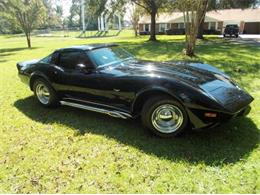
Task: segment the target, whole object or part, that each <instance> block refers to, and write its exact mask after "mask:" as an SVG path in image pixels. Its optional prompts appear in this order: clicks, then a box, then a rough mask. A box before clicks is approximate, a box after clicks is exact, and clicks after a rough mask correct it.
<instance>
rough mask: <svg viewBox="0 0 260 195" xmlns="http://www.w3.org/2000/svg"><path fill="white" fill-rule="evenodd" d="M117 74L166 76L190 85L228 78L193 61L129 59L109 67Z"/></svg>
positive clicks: (218, 71)
mask: <svg viewBox="0 0 260 195" xmlns="http://www.w3.org/2000/svg"><path fill="white" fill-rule="evenodd" d="M109 69H110V70H111V71H113V73H114V74H116V75H118V76H141V77H142V76H144V77H155V78H167V79H170V80H174V81H177V82H183V83H187V84H189V85H191V86H196V87H198V86H200V85H203V84H205V83H208V82H210V81H214V80H219V79H223V77H225V78H228V76H227V75H225V74H224V73H223V72H221V71H220V70H218V69H217V68H214V67H212V66H210V65H207V64H202V63H194V62H184V61H178V62H154V61H144V60H131V61H127V62H123V63H121V64H119V65H117V66H114V67H113V68H111V67H109Z"/></svg>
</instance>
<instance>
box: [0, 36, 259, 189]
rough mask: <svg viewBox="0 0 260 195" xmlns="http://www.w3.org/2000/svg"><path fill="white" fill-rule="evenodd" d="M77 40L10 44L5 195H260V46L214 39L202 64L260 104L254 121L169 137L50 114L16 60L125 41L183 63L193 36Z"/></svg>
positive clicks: (3, 47)
mask: <svg viewBox="0 0 260 195" xmlns="http://www.w3.org/2000/svg"><path fill="white" fill-rule="evenodd" d="M158 38H159V40H160V42H158V43H151V42H146V40H147V37H145V36H144V37H138V38H134V37H133V36H132V34H129V33H124V32H123V33H122V34H121V35H120V36H119V37H110V38H98V39H97V38H96V39H77V38H73V37H33V38H32V45H33V48H32V49H27V48H26V40H25V38H24V37H19V36H0V105H1V108H0V193H38V192H40V193H105V192H106V193H136V192H138V193H169V192H171V193H195V192H196V193H260V146H259V141H260V131H259V128H260V105H259V103H260V47H259V45H258V46H256V45H249V44H240V43H236V42H232V43H230V42H228V41H224V40H222V39H218V38H214V37H208V38H207V41H203V42H199V43H198V44H199V45H198V47H197V53H198V57H197V60H200V61H203V62H206V63H209V64H212V65H213V66H215V67H218V68H220V69H221V70H223V71H225V72H226V73H228V74H230V75H231V76H232V77H233V78H234V79H235V80H236V81H237V82H238V83H239V84H240V85H241V86H243V87H244V88H245V89H246V90H248V92H249V93H250V94H252V95H253V97H254V98H255V100H254V102H253V104H252V107H253V108H252V111H251V113H250V114H249V115H248V117H245V118H237V119H234V120H232V121H230V122H229V123H227V124H225V125H223V126H221V127H218V128H215V129H208V130H203V131H199V132H198V131H196V132H195V131H193V132H188V133H186V134H185V135H184V136H182V137H179V138H172V139H160V138H157V137H154V136H151V135H150V134H149V133H147V132H146V131H144V130H143V128H142V126H141V124H140V123H139V121H132V120H121V119H115V118H111V117H109V116H106V115H102V114H98V113H93V112H88V111H83V110H78V109H73V108H69V107H60V108H58V109H46V108H43V107H41V106H40V105H39V104H38V103H37V102H36V100H35V99H34V98H33V96H32V92H31V91H30V90H29V88H28V87H27V86H25V85H24V84H23V83H21V82H20V80H19V79H18V77H17V70H16V62H17V61H23V60H29V59H34V58H40V57H44V56H46V55H47V54H49V53H50V52H52V51H53V50H54V49H56V48H60V47H65V46H70V45H76V44H86V43H97V42H117V43H119V44H121V45H122V46H123V47H125V48H126V49H127V50H129V51H130V52H132V53H133V54H135V55H136V56H137V57H140V58H143V59H152V60H176V59H183V55H182V54H181V51H182V49H183V45H184V42H183V41H184V40H183V36H158Z"/></svg>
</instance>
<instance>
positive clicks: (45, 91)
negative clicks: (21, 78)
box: [33, 78, 59, 107]
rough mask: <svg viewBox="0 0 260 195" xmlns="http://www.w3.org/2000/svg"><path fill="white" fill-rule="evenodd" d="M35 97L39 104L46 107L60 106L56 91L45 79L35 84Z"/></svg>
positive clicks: (36, 81) (38, 80) (37, 80)
mask: <svg viewBox="0 0 260 195" xmlns="http://www.w3.org/2000/svg"><path fill="white" fill-rule="evenodd" d="M33 91H34V95H35V97H36V98H37V100H38V102H39V103H40V104H41V105H43V106H45V107H55V106H57V105H58V102H59V101H58V96H57V94H56V91H55V90H54V89H53V88H52V87H51V86H50V85H49V84H48V83H47V82H46V81H45V80H43V79H40V78H39V79H36V80H35V81H34V83H33Z"/></svg>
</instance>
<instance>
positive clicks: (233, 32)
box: [223, 24, 239, 38]
mask: <svg viewBox="0 0 260 195" xmlns="http://www.w3.org/2000/svg"><path fill="white" fill-rule="evenodd" d="M238 34H239V27H238V25H237V24H228V25H226V27H225V30H224V33H223V36H224V37H226V36H229V37H232V36H234V37H236V38H238Z"/></svg>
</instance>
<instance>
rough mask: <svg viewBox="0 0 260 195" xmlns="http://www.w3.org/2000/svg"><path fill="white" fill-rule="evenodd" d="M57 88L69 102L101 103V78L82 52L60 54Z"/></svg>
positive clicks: (69, 51)
mask: <svg viewBox="0 0 260 195" xmlns="http://www.w3.org/2000/svg"><path fill="white" fill-rule="evenodd" d="M56 57H57V59H56V60H54V61H55V64H56V66H57V67H56V70H55V72H56V74H55V75H56V76H55V79H54V80H55V81H54V82H55V88H56V89H57V90H58V91H59V93H60V94H61V95H62V96H63V97H64V99H67V100H73V101H100V100H101V97H100V94H101V93H100V89H99V86H100V85H99V83H98V82H99V79H98V78H99V77H100V75H99V74H98V73H97V72H96V70H95V67H94V66H93V64H92V63H91V61H90V60H89V59H88V57H87V55H86V53H85V52H84V51H82V50H66V51H61V52H59V54H58V56H56Z"/></svg>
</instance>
